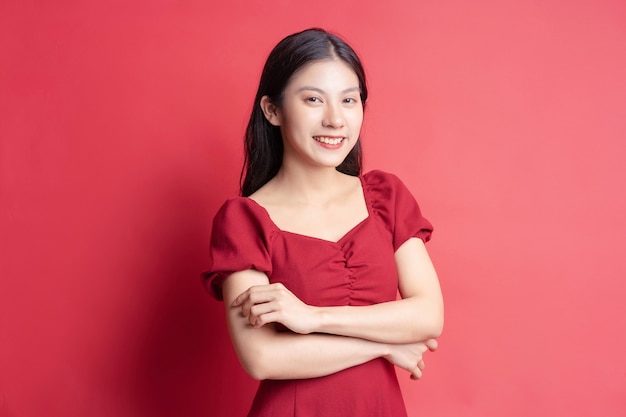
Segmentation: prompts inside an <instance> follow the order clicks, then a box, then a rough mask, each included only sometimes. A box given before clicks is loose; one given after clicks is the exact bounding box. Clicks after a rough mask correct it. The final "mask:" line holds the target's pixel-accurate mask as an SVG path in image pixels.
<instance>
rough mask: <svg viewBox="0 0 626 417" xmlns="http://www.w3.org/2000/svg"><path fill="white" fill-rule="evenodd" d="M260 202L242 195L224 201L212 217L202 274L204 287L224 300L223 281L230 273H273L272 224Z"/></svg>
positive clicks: (217, 297)
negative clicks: (271, 251) (205, 269)
mask: <svg viewBox="0 0 626 417" xmlns="http://www.w3.org/2000/svg"><path fill="white" fill-rule="evenodd" d="M265 217H267V216H264V213H263V211H262V209H261V208H260V206H258V205H256V204H254V203H253V202H252V201H250V200H248V199H245V198H234V199H231V200H228V201H226V203H224V205H223V206H222V207H221V208H220V209H219V211H218V212H217V214H216V215H215V218H214V219H213V229H212V232H211V244H210V249H209V254H210V264H209V265H210V267H209V270H207V271H206V272H204V273H203V274H202V278H203V280H204V284H205V287H206V289H207V290H208V291H209V292H210V293H211V294H212V295H213V296H214V297H215V298H216V299H218V300H223V295H222V284H223V283H224V280H226V278H228V276H229V275H230V274H232V273H233V272H237V271H244V270H248V269H256V270H258V271H261V272H265V273H266V274H268V275H271V273H272V262H271V257H270V253H269V244H270V240H271V236H272V233H271V230H270V229H271V228H270V227H269V225H268V222H267V220H266V219H265Z"/></svg>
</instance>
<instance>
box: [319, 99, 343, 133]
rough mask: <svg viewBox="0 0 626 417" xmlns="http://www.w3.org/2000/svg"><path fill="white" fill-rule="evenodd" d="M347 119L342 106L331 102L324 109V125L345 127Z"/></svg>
mask: <svg viewBox="0 0 626 417" xmlns="http://www.w3.org/2000/svg"><path fill="white" fill-rule="evenodd" d="M344 123H345V119H344V117H343V111H342V110H341V108H340V106H337V105H334V104H329V105H327V106H326V109H325V111H324V120H322V125H323V126H324V127H332V128H339V127H343V125H344Z"/></svg>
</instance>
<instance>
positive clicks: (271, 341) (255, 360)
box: [223, 270, 437, 379]
mask: <svg viewBox="0 0 626 417" xmlns="http://www.w3.org/2000/svg"><path fill="white" fill-rule="evenodd" d="M268 282H269V281H268V278H267V276H266V275H265V274H263V273H261V272H258V271H253V270H248V271H241V272H236V273H234V274H232V275H231V276H230V277H229V278H228V279H227V280H226V281H225V282H224V285H223V294H224V302H225V305H226V316H227V320H228V328H229V331H230V334H231V338H232V341H233V344H234V346H235V350H236V351H237V355H238V357H239V360H240V362H241V364H242V365H243V367H244V369H245V370H246V371H247V372H248V373H249V374H250V375H251V376H252V377H253V378H255V379H300V378H314V377H319V376H325V375H329V374H332V373H334V372H337V371H341V370H343V369H347V368H350V367H352V366H356V365H360V364H362V363H365V362H367V361H370V360H372V359H375V358H378V357H384V358H386V359H387V360H389V361H390V362H392V363H394V364H395V365H397V366H399V367H402V368H404V369H405V370H407V371H409V372H411V377H412V378H414V379H416V378H419V377H420V376H421V374H422V369H423V366H424V363H423V361H422V354H423V353H424V352H425V351H426V350H428V349H430V350H435V349H436V348H437V344H436V341H429V342H428V343H412V344H399V345H388V344H384V343H376V342H372V341H368V340H364V339H359V338H353V337H346V336H334V335H324V334H311V335H301V334H296V333H290V332H277V331H276V330H275V329H274V328H273V327H272V326H262V327H260V328H255V327H253V326H251V325H250V323H249V322H248V319H247V317H245V316H243V315H242V314H241V308H238V307H233V306H232V305H231V304H232V302H233V300H234V299H235V298H236V296H237V295H238V294H240V293H242V292H243V291H244V290H245V289H247V288H249V287H251V286H267V285H268Z"/></svg>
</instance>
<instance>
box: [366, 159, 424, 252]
mask: <svg viewBox="0 0 626 417" xmlns="http://www.w3.org/2000/svg"><path fill="white" fill-rule="evenodd" d="M364 184H365V186H366V187H367V188H368V192H369V193H370V194H371V204H372V206H373V208H374V210H375V212H376V213H377V214H378V215H379V216H380V217H381V218H382V219H383V221H384V222H385V225H386V227H387V228H388V229H389V231H390V232H391V234H392V238H393V249H394V250H397V249H398V248H399V247H400V246H402V244H403V243H404V242H406V241H407V240H408V239H410V238H412V237H417V238H420V239H422V240H423V241H424V242H428V241H429V240H430V237H431V234H432V231H433V226H432V225H431V223H430V222H429V221H428V220H426V219H425V218H424V216H422V211H421V210H420V207H419V205H418V204H417V201H416V200H415V197H413V195H412V194H411V192H410V191H409V189H408V188H407V187H406V185H404V183H403V182H402V181H401V180H400V178H398V177H397V176H395V175H393V174H389V173H386V172H382V171H371V172H369V173H367V174H365V176H364Z"/></svg>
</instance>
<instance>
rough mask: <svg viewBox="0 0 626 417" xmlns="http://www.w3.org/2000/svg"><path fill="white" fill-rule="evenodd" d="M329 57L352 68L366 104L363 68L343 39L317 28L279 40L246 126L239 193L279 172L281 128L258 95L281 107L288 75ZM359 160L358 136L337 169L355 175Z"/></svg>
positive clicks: (357, 171) (289, 76)
mask: <svg viewBox="0 0 626 417" xmlns="http://www.w3.org/2000/svg"><path fill="white" fill-rule="evenodd" d="M328 59H341V60H342V61H344V62H345V63H346V64H348V65H349V66H350V68H352V70H353V71H354V73H355V74H356V76H357V77H358V79H359V87H360V88H361V103H362V104H363V107H365V102H366V100H367V84H366V81H365V71H364V70H363V65H362V64H361V61H360V60H359V57H358V56H357V54H356V52H354V50H353V49H352V48H351V47H350V45H348V44H347V43H346V42H345V41H343V40H342V39H340V38H339V37H337V36H336V35H333V34H331V33H328V32H326V31H324V30H323V29H318V28H312V29H307V30H304V31H302V32H298V33H294V34H292V35H289V36H287V37H286V38H284V39H283V40H281V41H280V42H279V43H278V45H276V46H275V47H274V49H273V50H272V52H271V53H270V55H269V56H268V58H267V61H266V62H265V67H263V73H262V74H261V81H260V82H259V89H258V90H257V93H256V97H255V98H254V106H253V107H252V114H251V115H250V121H249V122H248V127H247V129H246V137H245V154H244V155H245V156H244V164H243V168H242V170H241V177H240V186H241V195H242V196H244V197H247V196H249V195H250V194H252V193H254V192H255V191H256V190H258V189H259V188H261V187H262V186H263V185H265V184H266V183H267V182H268V181H269V180H271V179H272V178H273V177H274V176H275V175H276V174H277V173H278V170H279V169H280V166H281V164H282V159H283V141H282V137H281V134H280V128H279V127H277V126H273V125H272V124H270V123H269V122H268V121H267V119H266V118H265V115H264V114H263V111H262V109H261V106H260V103H261V99H262V98H263V96H268V98H269V99H270V101H271V102H272V103H273V104H274V105H275V106H276V107H278V108H280V107H282V104H283V98H284V92H285V87H286V86H287V83H288V82H289V79H290V78H291V76H292V75H293V74H294V73H295V72H296V71H297V70H298V69H300V68H301V67H302V66H304V65H306V64H309V63H311V62H315V61H323V60H328ZM361 162H362V151H361V141H360V140H359V141H357V143H356V145H355V146H354V148H352V150H351V151H350V153H349V154H348V156H347V157H346V159H345V160H344V161H343V162H342V163H341V165H339V166H338V167H337V170H338V171H340V172H343V173H344V174H348V175H354V176H357V175H360V174H361Z"/></svg>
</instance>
